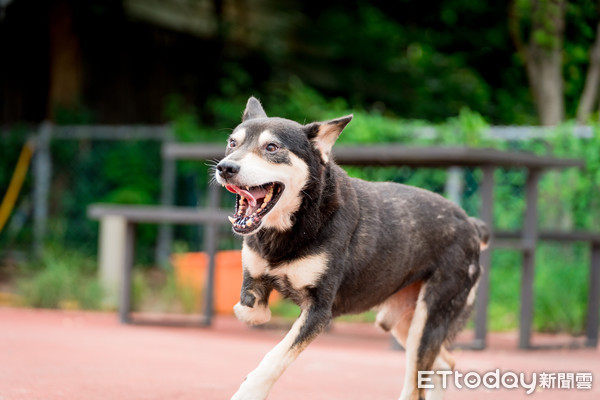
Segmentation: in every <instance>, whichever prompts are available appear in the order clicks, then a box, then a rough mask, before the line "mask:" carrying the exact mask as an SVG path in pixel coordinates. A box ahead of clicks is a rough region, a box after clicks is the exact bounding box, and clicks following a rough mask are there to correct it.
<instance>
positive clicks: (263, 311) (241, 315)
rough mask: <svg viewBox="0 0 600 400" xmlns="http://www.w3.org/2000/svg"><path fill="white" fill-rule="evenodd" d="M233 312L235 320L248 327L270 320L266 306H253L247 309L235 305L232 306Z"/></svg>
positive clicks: (268, 309)
mask: <svg viewBox="0 0 600 400" xmlns="http://www.w3.org/2000/svg"><path fill="white" fill-rule="evenodd" d="M233 312H234V313H235V316H236V317H237V319H239V320H240V321H242V322H245V323H247V324H250V325H260V324H264V323H265V322H268V321H269V320H270V319H271V309H270V308H269V307H268V306H260V305H258V304H255V306H254V307H248V306H245V305H243V304H240V303H237V304H236V305H235V306H233Z"/></svg>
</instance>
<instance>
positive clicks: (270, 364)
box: [232, 306, 331, 400]
mask: <svg viewBox="0 0 600 400" xmlns="http://www.w3.org/2000/svg"><path fill="white" fill-rule="evenodd" d="M330 320H331V311H330V310H329V309H326V310H325V309H319V308H317V307H314V306H310V307H306V308H303V309H302V313H301V314H300V317H298V319H297V320H296V322H294V325H292V329H290V331H289V332H288V333H287V334H286V335H285V337H284V338H283V340H282V341H281V342H279V343H278V344H277V346H275V347H274V348H273V349H272V350H271V351H270V352H268V353H267V355H266V356H265V357H264V358H263V360H262V361H261V363H260V364H259V365H258V367H257V368H256V369H255V370H254V371H252V372H251V373H250V374H248V376H247V377H246V380H245V381H244V382H243V383H242V385H241V386H240V388H239V390H238V391H237V392H236V393H235V394H234V395H233V397H232V400H263V399H266V398H267V395H268V394H269V391H270V390H271V387H273V385H274V384H275V382H276V381H277V379H279V377H280V376H281V374H283V372H284V371H285V369H286V368H287V367H288V366H289V365H290V364H291V363H292V362H293V361H294V360H295V359H296V358H297V357H298V355H299V354H300V353H301V352H302V350H304V349H305V348H306V346H307V345H308V344H309V343H310V342H311V341H312V340H313V339H314V338H315V337H316V336H317V335H318V334H319V333H320V332H321V331H322V330H323V328H324V327H325V326H327V324H328V323H329V321H330Z"/></svg>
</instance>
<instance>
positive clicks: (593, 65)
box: [577, 22, 600, 124]
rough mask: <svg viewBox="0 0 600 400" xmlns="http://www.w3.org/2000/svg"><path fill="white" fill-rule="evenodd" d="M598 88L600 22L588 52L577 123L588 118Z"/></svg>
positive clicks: (599, 80)
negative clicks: (594, 39) (587, 65)
mask: <svg viewBox="0 0 600 400" xmlns="http://www.w3.org/2000/svg"><path fill="white" fill-rule="evenodd" d="M599 86H600V22H599V23H598V27H597V29H596V41H595V42H594V45H593V46H592V48H591V50H590V66H589V67H588V71H587V75H586V77H585V86H584V87H583V93H582V94H581V98H580V99H579V105H578V106H577V122H579V123H580V124H583V123H585V122H586V120H587V119H588V117H589V116H590V114H591V112H592V110H593V108H594V104H595V103H596V98H597V97H598V87H599Z"/></svg>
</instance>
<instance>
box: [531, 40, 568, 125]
mask: <svg viewBox="0 0 600 400" xmlns="http://www.w3.org/2000/svg"><path fill="white" fill-rule="evenodd" d="M540 50H541V51H540V52H539V53H538V52H534V51H531V52H530V53H529V54H530V60H529V61H528V62H527V77H528V78H529V84H530V86H531V91H532V94H533V98H534V101H535V106H536V109H537V112H538V117H539V118H540V123H541V124H542V125H544V126H554V125H558V124H560V123H561V122H562V121H563V120H564V118H565V103H564V85H563V76H562V51H561V50H558V49H557V50H553V51H552V52H551V53H548V52H547V50H545V49H540ZM535 53H538V54H537V55H536V54H535Z"/></svg>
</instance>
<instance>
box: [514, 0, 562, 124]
mask: <svg viewBox="0 0 600 400" xmlns="http://www.w3.org/2000/svg"><path fill="white" fill-rule="evenodd" d="M531 2H532V14H531V33H530V36H529V41H528V43H527V44H525V43H523V41H522V40H521V34H522V29H521V26H520V22H519V21H520V16H519V10H518V8H517V4H516V1H514V0H513V1H512V2H511V4H510V7H509V20H508V23H509V31H510V34H511V37H512V39H513V42H514V43H515V46H516V48H517V50H518V52H519V55H520V56H521V58H522V60H523V62H524V64H525V68H526V70H527V78H528V80H529V87H530V89H531V94H532V96H533V100H534V102H535V105H536V109H537V113H538V117H539V119H540V123H541V124H542V125H546V126H549V125H557V124H559V123H561V122H562V121H563V120H564V118H565V104H564V83H563V76H562V58H563V57H562V56H563V35H564V28H565V4H566V0H531Z"/></svg>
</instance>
